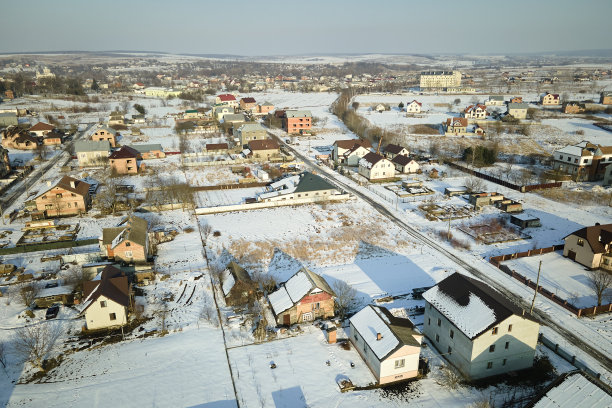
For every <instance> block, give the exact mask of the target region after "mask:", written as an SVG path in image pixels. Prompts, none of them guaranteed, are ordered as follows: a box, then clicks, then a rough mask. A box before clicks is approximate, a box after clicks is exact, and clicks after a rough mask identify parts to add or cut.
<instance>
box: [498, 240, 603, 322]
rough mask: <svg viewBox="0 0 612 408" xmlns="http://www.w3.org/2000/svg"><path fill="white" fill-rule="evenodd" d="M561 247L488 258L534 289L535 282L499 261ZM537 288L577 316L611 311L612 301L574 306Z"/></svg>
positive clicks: (556, 248)
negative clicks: (602, 303) (590, 305)
mask: <svg viewBox="0 0 612 408" xmlns="http://www.w3.org/2000/svg"><path fill="white" fill-rule="evenodd" d="M563 247H564V245H554V246H551V247H548V248H538V249H530V250H529V251H525V252H517V253H514V254H505V255H499V256H492V257H491V258H489V262H490V263H491V264H493V265H494V266H496V267H497V268H498V269H499V270H500V271H502V272H504V273H506V274H507V275H509V276H512V277H513V278H514V279H516V280H518V281H519V282H521V283H522V284H523V285H526V286H528V287H530V288H532V289H533V290H535V289H536V282H534V281H532V280H531V279H529V278H527V277H525V276H523V275H521V274H520V273H517V272H516V271H515V270H513V269H510V267H508V266H507V265H502V264H501V263H502V262H504V261H509V260H511V259H517V258H524V257H528V256H536V255H542V254H547V253H550V252H554V251H560V250H562V249H563ZM537 289H538V293H540V294H541V295H542V296H544V297H545V298H547V299H550V300H552V301H553V302H555V303H556V304H558V305H559V306H561V307H563V308H565V309H567V310H569V311H570V312H572V313H574V314H575V315H576V316H578V317H581V316H587V315H596V314H599V313H608V312H612V303H610V304H607V305H601V306H593V307H586V308H582V309H581V308H578V307H576V306H574V305H573V304H571V303H570V302H568V301H567V300H566V299H563V298H561V297H559V296H557V295H555V294H554V293H552V292H551V291H549V290H548V289H546V288H544V287H542V286H541V285H539V286H537Z"/></svg>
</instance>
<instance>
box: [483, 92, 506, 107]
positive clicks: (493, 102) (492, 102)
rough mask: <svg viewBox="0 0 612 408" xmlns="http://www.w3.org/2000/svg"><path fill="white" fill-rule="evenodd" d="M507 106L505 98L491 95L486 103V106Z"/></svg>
mask: <svg viewBox="0 0 612 408" xmlns="http://www.w3.org/2000/svg"><path fill="white" fill-rule="evenodd" d="M505 104H506V103H505V102H504V97H503V96H497V95H491V96H489V99H487V100H486V101H485V106H504V105H505Z"/></svg>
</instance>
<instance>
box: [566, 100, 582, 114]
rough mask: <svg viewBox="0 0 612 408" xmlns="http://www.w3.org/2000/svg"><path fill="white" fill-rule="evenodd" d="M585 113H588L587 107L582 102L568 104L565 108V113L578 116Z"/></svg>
mask: <svg viewBox="0 0 612 408" xmlns="http://www.w3.org/2000/svg"><path fill="white" fill-rule="evenodd" d="M584 111H586V106H585V105H584V103H580V102H568V103H566V104H565V105H564V107H563V113H569V114H576V113H583V112H584Z"/></svg>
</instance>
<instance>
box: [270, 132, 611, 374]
mask: <svg viewBox="0 0 612 408" xmlns="http://www.w3.org/2000/svg"><path fill="white" fill-rule="evenodd" d="M268 134H269V135H271V136H272V137H274V138H275V139H277V140H278V141H279V143H280V144H281V145H284V146H285V148H286V149H288V150H289V151H291V153H292V154H293V155H294V156H295V157H296V158H299V159H300V160H302V161H303V162H304V165H305V166H307V167H309V168H310V169H311V170H316V171H317V172H318V173H319V175H320V176H322V177H324V178H326V179H327V180H328V181H330V182H331V183H333V184H335V185H336V186H338V187H339V188H341V189H342V190H345V191H346V192H349V193H351V194H353V195H354V196H356V197H359V198H361V199H362V200H364V201H365V202H367V203H368V204H370V205H371V206H372V207H374V208H375V209H376V210H377V211H378V212H379V213H381V214H382V215H384V216H385V217H387V218H389V219H390V220H391V221H393V222H394V223H395V224H396V225H397V226H399V227H400V228H402V229H403V230H404V231H406V232H407V233H408V235H410V236H411V237H412V238H414V239H415V240H416V241H417V242H419V243H421V244H423V245H427V246H429V247H430V248H433V249H434V250H436V251H437V252H439V253H440V254H442V255H444V256H445V257H447V258H448V259H450V260H451V261H453V262H455V263H456V264H458V265H460V266H461V267H462V268H464V269H465V270H467V271H469V272H470V273H471V274H473V275H474V276H476V277H478V278H479V279H480V280H482V281H483V282H486V283H487V284H488V285H489V286H491V287H493V288H494V289H496V290H497V291H498V292H500V293H503V294H504V295H505V296H506V297H507V298H508V299H510V300H511V301H512V302H513V303H515V304H516V305H518V306H519V307H521V308H523V309H525V310H526V311H527V310H529V309H530V308H531V304H530V303H528V302H527V301H525V300H524V299H523V298H522V297H520V296H518V295H516V294H514V293H513V292H511V291H509V290H508V289H507V288H506V287H504V286H503V285H502V284H500V283H499V282H497V281H496V280H494V279H493V278H491V276H496V275H497V274H499V271H498V270H496V269H495V267H494V266H493V265H490V264H488V263H481V262H478V263H476V264H474V263H470V262H473V261H474V258H473V257H472V256H469V257H467V258H468V260H467V261H466V260H463V259H462V258H460V257H459V256H457V255H455V254H454V253H452V252H451V251H449V250H447V249H446V248H445V247H443V246H442V245H440V244H439V243H438V242H436V241H435V240H432V239H430V238H429V237H427V236H426V235H423V234H421V233H420V232H419V231H417V230H415V229H414V228H412V227H411V226H410V225H409V224H408V223H406V222H405V221H404V220H402V219H401V218H399V217H398V216H397V215H395V214H394V213H392V212H391V211H389V210H388V209H387V208H386V207H385V206H383V205H382V204H380V202H378V201H376V200H374V199H372V198H370V197H369V196H368V195H366V194H363V193H362V192H361V191H359V190H357V189H355V188H353V187H352V186H350V185H348V184H346V183H345V182H343V181H342V179H341V176H340V175H339V174H338V173H336V172H332V171H330V172H327V171H322V170H321V167H320V166H318V165H315V164H313V163H312V161H311V160H310V159H309V158H308V157H306V156H304V155H303V154H301V153H299V152H298V151H296V150H295V149H294V148H293V147H291V146H290V145H287V144H285V143H284V141H283V140H282V139H281V138H279V137H277V136H276V135H274V134H273V133H270V132H268ZM555 307H557V306H556V305H555ZM533 316H534V317H535V318H536V319H537V320H539V322H540V324H543V325H546V326H548V327H551V328H553V329H554V330H555V332H557V333H558V334H559V335H561V337H563V338H564V339H565V340H566V341H567V342H568V343H570V344H573V345H574V346H576V347H578V348H580V349H581V350H582V351H584V352H585V353H587V354H588V355H590V356H591V357H593V358H594V359H596V360H597V361H598V362H599V363H600V364H601V365H602V366H604V367H605V368H606V369H607V370H608V371H610V372H612V359H610V356H609V355H607V354H606V353H603V352H601V351H599V350H598V349H596V348H593V347H591V345H589V344H588V343H586V342H585V341H584V340H583V339H582V338H581V337H580V336H579V335H577V334H576V333H574V332H573V331H571V330H569V329H567V328H566V327H564V326H563V325H562V324H561V323H559V322H556V321H555V320H553V319H552V318H551V317H550V316H549V315H548V314H547V313H545V312H543V311H541V310H538V309H537V308H534V310H533Z"/></svg>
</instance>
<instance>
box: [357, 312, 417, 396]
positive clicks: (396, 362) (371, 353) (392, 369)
mask: <svg viewBox="0 0 612 408" xmlns="http://www.w3.org/2000/svg"><path fill="white" fill-rule="evenodd" d="M349 327H350V340H351V343H353V345H354V346H355V349H356V350H357V352H359V354H360V355H361V358H363V360H364V361H365V362H366V364H367V366H368V367H369V368H370V370H371V371H372V374H374V376H375V377H376V380H377V381H378V383H379V384H388V383H391V382H395V381H401V380H406V379H408V378H413V377H416V376H417V375H418V372H419V371H418V370H419V355H420V354H421V341H422V340H423V335H422V334H421V332H419V331H418V330H417V328H416V326H415V325H414V323H412V322H411V321H410V319H404V318H399V317H395V316H393V315H392V314H391V313H390V312H389V311H388V310H387V309H386V308H384V307H381V306H374V305H368V306H366V307H364V308H363V309H361V310H360V311H359V312H358V313H357V314H355V315H354V316H353V317H351V319H350V320H349Z"/></svg>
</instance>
